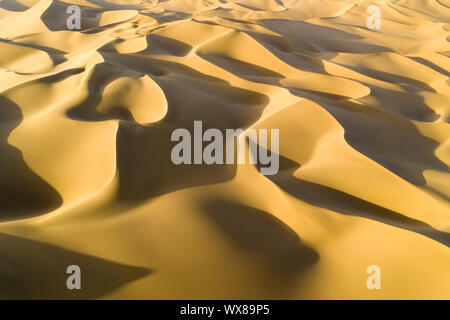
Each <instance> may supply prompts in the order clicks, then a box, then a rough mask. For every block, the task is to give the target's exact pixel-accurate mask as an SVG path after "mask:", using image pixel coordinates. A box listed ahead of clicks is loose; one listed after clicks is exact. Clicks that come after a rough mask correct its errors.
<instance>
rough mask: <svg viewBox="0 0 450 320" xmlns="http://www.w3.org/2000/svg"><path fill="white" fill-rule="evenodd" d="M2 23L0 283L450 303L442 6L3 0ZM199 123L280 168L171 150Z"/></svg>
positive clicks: (445, 6)
mask: <svg viewBox="0 0 450 320" xmlns="http://www.w3.org/2000/svg"><path fill="white" fill-rule="evenodd" d="M70 4H76V5H78V6H79V7H80V8H81V30H79V31H77V30H68V28H67V25H66V22H67V17H68V14H67V12H66V10H67V7H68V6H69V5H70ZM369 5H377V6H379V7H380V8H381V28H380V29H376V30H371V29H369V28H368V27H367V19H368V14H367V11H366V10H367V7H368V6H369ZM0 38H1V39H0V53H1V54H0V91H1V95H0V164H1V166H0V178H1V180H0V219H1V220H0V298H63V299H72V298H100V299H118V298H126V299H154V298H157V299H250V298H251V299H450V250H449V246H450V204H449V199H450V171H449V164H450V126H449V120H450V80H449V76H450V60H449V58H450V43H449V40H450V1H449V0H391V1H389V0H370V1H366V0H235V1H231V0H167V1H158V0H153V1H138V0H129V1H125V0H122V1H119V0H108V1H106V0H79V1H56V0H41V1H39V0H3V1H2V2H0ZM195 120H202V121H203V125H204V126H205V127H209V128H219V129H221V130H223V129H225V128H254V129H279V130H280V144H279V148H280V149H279V154H280V170H279V173H278V174H276V175H273V176H264V175H262V174H261V173H260V172H259V171H258V168H257V167H256V166H255V165H252V164H238V165H232V164H230V165H211V166H208V165H191V166H189V165H182V166H176V165H174V164H173V163H172V162H171V158H170V152H171V148H172V147H173V143H172V142H171V141H170V135H171V133H172V131H173V130H175V129H176V128H191V127H192V124H193V122H194V121H195ZM69 265H78V266H80V268H81V275H82V280H81V283H82V289H81V290H68V289H67V287H66V279H67V277H68V275H67V274H66V268H67V266H69ZM370 265H377V266H379V268H380V270H381V289H375V290H369V289H368V287H367V286H366V280H367V278H368V276H369V275H368V274H367V273H366V270H367V268H368V266H370Z"/></svg>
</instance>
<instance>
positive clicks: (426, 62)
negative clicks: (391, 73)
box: [408, 57, 450, 77]
mask: <svg viewBox="0 0 450 320" xmlns="http://www.w3.org/2000/svg"><path fill="white" fill-rule="evenodd" d="M408 58H410V59H412V60H414V61H416V62H418V63H421V64H423V65H425V66H427V67H428V68H431V69H433V70H434V71H436V72H439V73H441V74H443V75H445V76H447V77H450V72H449V71H448V70H445V69H443V68H441V67H440V66H438V65H436V64H434V63H433V62H431V61H429V60H426V59H424V58H421V57H408Z"/></svg>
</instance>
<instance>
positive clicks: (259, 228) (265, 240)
mask: <svg viewBox="0 0 450 320" xmlns="http://www.w3.org/2000/svg"><path fill="white" fill-rule="evenodd" d="M206 210H207V212H208V218H209V219H210V220H211V221H212V222H214V224H215V225H216V226H217V227H218V228H219V230H220V231H221V232H223V233H224V235H226V236H227V238H228V239H229V240H230V241H231V242H232V243H233V245H234V246H236V247H237V248H238V249H239V250H241V251H242V252H243V253H244V254H246V255H252V256H255V257H257V258H259V259H261V260H262V261H264V264H265V265H267V266H269V267H270V268H271V269H272V270H273V271H276V272H277V273H278V274H279V275H280V277H285V278H292V277H293V276H294V275H297V274H298V273H299V272H301V271H302V270H304V269H306V268H309V267H311V266H313V265H314V264H316V263H317V262H318V260H319V255H318V253H317V252H316V251H315V250H314V249H312V248H310V247H309V246H307V245H306V244H304V243H302V241H301V239H300V238H299V236H298V235H297V233H296V232H295V231H294V230H292V229H291V228H290V227H289V226H288V225H286V224H285V223H283V222H282V221H281V220H279V219H277V218H276V217H275V216H273V215H271V214H270V213H268V212H265V211H262V210H259V209H256V208H252V207H248V206H245V205H241V204H237V203H233V202H228V201H212V202H209V203H207V204H206Z"/></svg>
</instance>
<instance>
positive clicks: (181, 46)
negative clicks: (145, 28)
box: [137, 33, 192, 57]
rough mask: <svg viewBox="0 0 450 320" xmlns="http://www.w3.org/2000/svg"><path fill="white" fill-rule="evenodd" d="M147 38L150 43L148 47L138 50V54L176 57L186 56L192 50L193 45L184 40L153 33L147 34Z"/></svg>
mask: <svg viewBox="0 0 450 320" xmlns="http://www.w3.org/2000/svg"><path fill="white" fill-rule="evenodd" d="M146 40H147V44H148V45H147V48H146V49H145V50H143V51H140V52H138V53H137V54H144V55H149V54H153V55H157V54H164V55H169V56H174V57H184V56H186V55H187V54H188V53H189V52H190V51H191V50H192V46H190V45H188V44H186V43H184V42H181V41H178V40H175V39H171V38H167V37H162V36H159V35H157V34H153V33H152V34H149V35H147V36H146Z"/></svg>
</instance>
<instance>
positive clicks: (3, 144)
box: [0, 96, 62, 220]
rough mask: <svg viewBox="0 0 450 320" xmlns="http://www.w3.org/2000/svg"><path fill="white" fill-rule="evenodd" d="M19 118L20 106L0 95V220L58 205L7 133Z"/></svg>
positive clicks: (55, 195)
mask: <svg viewBox="0 0 450 320" xmlns="http://www.w3.org/2000/svg"><path fill="white" fill-rule="evenodd" d="M21 121H22V113H21V111H20V108H19V107H18V106H17V105H16V104H15V103H14V102H12V101H11V100H9V99H8V98H6V97H4V96H0V219H1V220H3V219H5V220H11V219H22V218H27V217H33V216H38V215H41V214H44V213H48V212H50V211H53V210H55V209H56V208H58V207H59V206H61V204H62V198H61V196H60V195H59V193H58V192H57V191H56V190H55V189H54V188H53V187H51V186H50V185H49V184H48V183H46V182H45V181H44V180H43V179H42V178H40V177H39V176H38V175H37V174H35V173H34V172H33V171H32V170H31V169H30V168H29V167H28V166H27V164H26V163H25V161H24V159H23V157H22V153H21V152H20V150H18V149H17V148H15V147H13V146H11V145H10V144H9V143H8V142H7V139H8V136H9V134H10V133H11V131H12V130H13V129H14V128H16V127H17V126H18V125H19V124H20V123H21Z"/></svg>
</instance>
